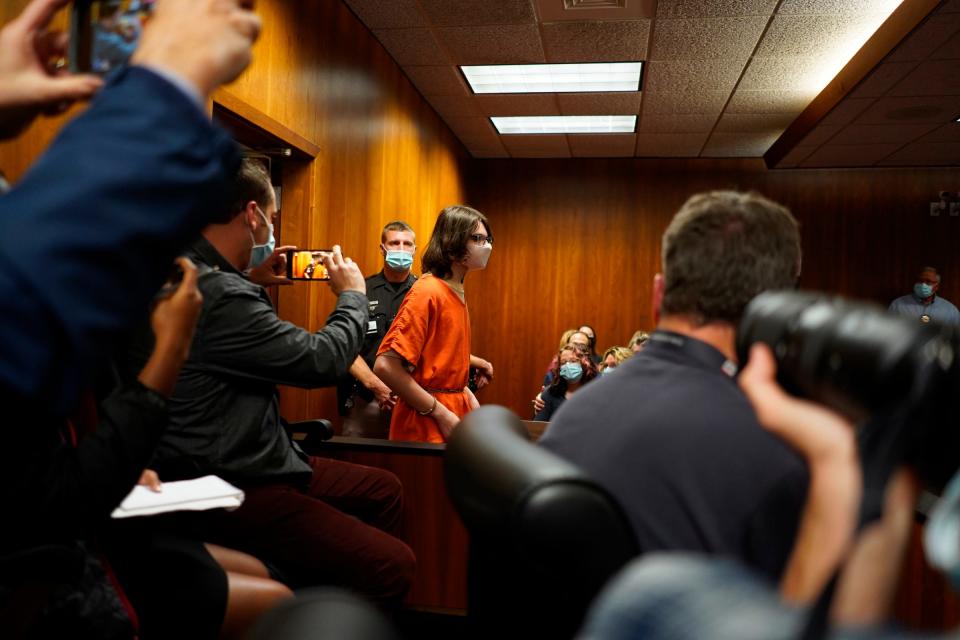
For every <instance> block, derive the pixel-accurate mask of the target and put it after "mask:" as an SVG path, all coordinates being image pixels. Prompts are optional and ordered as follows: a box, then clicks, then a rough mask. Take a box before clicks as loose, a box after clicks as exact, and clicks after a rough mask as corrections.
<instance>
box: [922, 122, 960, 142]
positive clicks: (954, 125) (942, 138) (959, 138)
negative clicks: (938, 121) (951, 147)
mask: <svg viewBox="0 0 960 640" xmlns="http://www.w3.org/2000/svg"><path fill="white" fill-rule="evenodd" d="M917 142H953V143H960V123H958V122H948V123H947V124H945V125H942V126H940V127H937V128H936V129H934V130H933V131H931V132H930V133H928V134H927V135H925V136H923V137H922V138H920V139H919V140H917Z"/></svg>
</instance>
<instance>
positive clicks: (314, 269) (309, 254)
mask: <svg viewBox="0 0 960 640" xmlns="http://www.w3.org/2000/svg"><path fill="white" fill-rule="evenodd" d="M331 253H333V251H331V250H330V249H290V250H289V251H287V277H288V278H290V279H291V280H317V281H321V280H329V279H330V275H329V274H328V273H327V268H326V267H325V266H324V265H323V257H324V256H327V255H330V254H331Z"/></svg>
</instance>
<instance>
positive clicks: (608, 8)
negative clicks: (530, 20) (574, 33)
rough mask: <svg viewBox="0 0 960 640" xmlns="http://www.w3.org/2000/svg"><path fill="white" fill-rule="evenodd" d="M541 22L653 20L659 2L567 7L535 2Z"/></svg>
mask: <svg viewBox="0 0 960 640" xmlns="http://www.w3.org/2000/svg"><path fill="white" fill-rule="evenodd" d="M534 4H535V6H536V8H537V15H538V16H539V17H540V22H589V21H593V20H638V19H641V18H653V17H654V16H655V15H656V13H657V0H630V1H629V2H626V1H623V0H621V1H620V2H617V1H616V0H613V1H611V0H600V1H599V2H598V1H597V0H586V2H583V1H580V2H579V3H574V6H572V7H567V6H566V5H567V3H566V2H558V1H557V0H535V2H534Z"/></svg>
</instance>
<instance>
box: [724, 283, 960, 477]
mask: <svg viewBox="0 0 960 640" xmlns="http://www.w3.org/2000/svg"><path fill="white" fill-rule="evenodd" d="M754 342H764V343H766V344H767V345H769V346H770V347H771V349H772V350H773V353H774V356H775V357H776V360H777V378H778V381H779V382H780V384H781V386H783V388H784V389H786V390H787V391H789V392H790V393H793V394H794V395H798V396H802V397H805V398H809V399H811V400H814V401H816V402H819V403H821V404H824V405H827V406H829V407H831V408H833V409H835V410H836V411H838V412H840V413H842V414H844V415H845V416H847V417H848V418H850V419H851V420H853V421H854V422H856V423H858V424H859V425H860V426H859V432H858V436H859V445H860V455H861V460H862V463H863V466H864V474H865V478H864V480H865V483H866V485H867V487H868V489H869V488H870V487H871V485H872V487H873V488H874V489H877V490H881V491H882V488H883V486H885V484H886V479H887V477H888V476H889V474H890V472H892V470H893V469H894V468H895V467H896V466H898V465H900V464H902V463H904V462H906V463H909V464H910V465H912V466H913V467H915V468H916V469H917V471H918V473H919V474H920V477H921V478H922V480H923V481H924V483H925V484H926V485H927V487H928V488H931V489H933V490H939V489H940V488H941V487H942V486H943V485H944V484H945V483H946V481H947V480H948V479H949V478H950V477H951V476H952V475H953V473H954V472H955V471H956V469H957V467H958V466H960V437H958V432H960V429H958V425H957V423H956V419H957V416H958V415H960V414H958V413H957V409H958V408H960V403H958V401H957V396H958V393H957V391H958V390H960V340H958V335H957V332H956V330H955V329H953V328H951V327H945V326H939V325H936V324H921V323H919V322H916V321H913V320H911V319H909V318H904V317H900V316H894V315H892V314H889V313H887V312H886V311H885V310H883V309H881V308H879V307H876V306H873V305H869V304H864V303H857V302H850V301H846V300H843V299H840V298H832V297H827V296H824V295H819V294H814V293H805V292H796V291H778V292H766V293H763V294H761V295H759V296H757V297H756V298H755V299H754V300H753V301H751V303H750V304H749V305H748V306H747V309H746V311H745V312H744V316H743V319H742V320H741V322H740V327H739V330H738V333H737V352H738V355H739V357H740V361H741V362H746V360H747V357H748V353H749V350H750V346H751V345H752V344H753V343H754Z"/></svg>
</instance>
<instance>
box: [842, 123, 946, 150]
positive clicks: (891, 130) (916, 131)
mask: <svg viewBox="0 0 960 640" xmlns="http://www.w3.org/2000/svg"><path fill="white" fill-rule="evenodd" d="M936 128H937V125H936V124H900V125H897V126H896V127H891V126H890V125H885V124H852V125H850V126H848V127H844V128H843V129H842V130H841V131H840V133H838V134H837V135H835V136H834V137H833V138H831V139H830V144H831V145H836V144H883V143H887V142H889V143H896V144H901V145H903V144H907V143H908V142H912V141H913V140H915V139H917V138H919V137H921V136H923V135H926V134H927V133H929V132H930V131H931V130H933V129H936Z"/></svg>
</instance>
